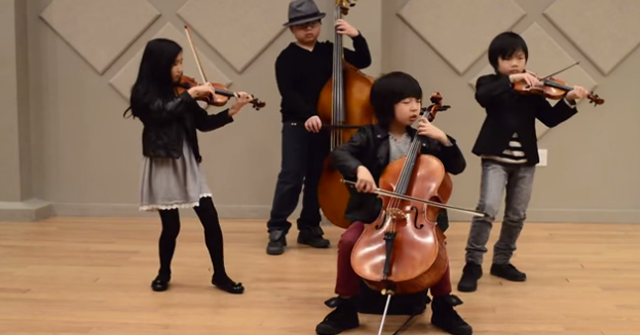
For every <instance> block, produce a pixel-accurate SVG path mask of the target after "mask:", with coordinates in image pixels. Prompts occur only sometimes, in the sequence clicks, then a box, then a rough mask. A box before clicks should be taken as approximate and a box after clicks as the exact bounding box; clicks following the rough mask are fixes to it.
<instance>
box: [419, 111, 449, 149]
mask: <svg viewBox="0 0 640 335" xmlns="http://www.w3.org/2000/svg"><path fill="white" fill-rule="evenodd" d="M418 135H422V136H427V137H430V138H432V139H434V140H436V141H438V142H440V143H443V144H448V143H449V138H448V137H447V134H445V133H444V131H442V130H441V129H440V128H438V127H436V126H434V125H433V124H432V123H431V122H429V120H427V118H426V117H421V118H420V121H419V123H418Z"/></svg>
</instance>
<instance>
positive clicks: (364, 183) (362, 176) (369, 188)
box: [356, 165, 378, 193]
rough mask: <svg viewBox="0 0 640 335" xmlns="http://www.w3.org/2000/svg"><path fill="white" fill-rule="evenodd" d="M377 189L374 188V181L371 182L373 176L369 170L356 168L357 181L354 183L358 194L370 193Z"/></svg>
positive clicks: (362, 167) (361, 167)
mask: <svg viewBox="0 0 640 335" xmlns="http://www.w3.org/2000/svg"><path fill="white" fill-rule="evenodd" d="M377 188H378V187H377V186H376V182H375V180H373V176H372V175H371V172H369V170H368V169H367V168H366V167H364V166H362V165H360V166H358V181H357V182H356V190H358V192H364V193H372V192H373V191H375V190H376V189H377Z"/></svg>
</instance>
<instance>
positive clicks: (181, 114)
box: [134, 92, 233, 163]
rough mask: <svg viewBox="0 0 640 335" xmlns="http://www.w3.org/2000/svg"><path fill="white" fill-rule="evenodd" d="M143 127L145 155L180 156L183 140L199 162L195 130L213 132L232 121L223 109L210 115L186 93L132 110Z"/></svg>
mask: <svg viewBox="0 0 640 335" xmlns="http://www.w3.org/2000/svg"><path fill="white" fill-rule="evenodd" d="M134 115H135V116H136V117H138V118H140V121H142V124H143V125H144V129H143V130H142V153H143V155H145V156H147V157H158V158H175V159H177V158H180V157H182V145H183V141H185V140H186V141H187V142H188V143H189V144H190V147H191V149H192V150H193V154H194V156H195V158H196V161H197V162H198V163H200V162H201V161H202V157H201V156H200V148H199V146H198V136H197V134H196V130H200V131H203V132H206V131H212V130H215V129H218V128H220V127H222V126H225V125H226V124H228V123H231V122H233V118H232V117H231V116H230V115H229V110H228V109H226V110H224V111H222V112H220V113H218V114H214V115H209V114H208V113H207V111H206V110H204V109H202V108H201V107H200V106H199V105H198V103H197V102H196V100H195V99H193V98H192V97H191V96H190V95H189V93H187V92H184V93H182V94H181V95H179V96H177V97H175V98H172V99H170V100H161V99H157V100H155V101H151V102H149V103H147V104H145V105H144V106H138V107H137V108H136V109H135V114H134Z"/></svg>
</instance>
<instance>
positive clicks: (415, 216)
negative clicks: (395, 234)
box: [409, 206, 424, 229]
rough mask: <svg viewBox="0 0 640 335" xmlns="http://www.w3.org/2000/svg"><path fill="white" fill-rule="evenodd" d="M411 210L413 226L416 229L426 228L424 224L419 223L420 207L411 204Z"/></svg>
mask: <svg viewBox="0 0 640 335" xmlns="http://www.w3.org/2000/svg"><path fill="white" fill-rule="evenodd" d="M409 210H410V211H412V212H413V226H414V227H416V229H422V228H424V224H422V223H421V224H418V207H416V206H411V208H409Z"/></svg>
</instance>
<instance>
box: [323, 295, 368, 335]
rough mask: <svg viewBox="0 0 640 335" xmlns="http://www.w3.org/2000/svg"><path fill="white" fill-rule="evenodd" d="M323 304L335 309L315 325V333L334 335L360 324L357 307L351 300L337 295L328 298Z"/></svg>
mask: <svg viewBox="0 0 640 335" xmlns="http://www.w3.org/2000/svg"><path fill="white" fill-rule="evenodd" d="M324 304H325V305H327V306H328V307H330V308H335V309H334V310H333V311H332V312H331V313H329V314H328V315H327V316H326V317H325V318H324V320H322V322H320V323H319V324H318V325H317V326H316V334H318V335H336V334H339V333H341V332H343V331H345V330H349V329H353V328H357V327H358V326H360V321H359V320H358V309H357V308H356V305H355V304H354V303H353V301H352V300H350V299H343V298H340V297H338V298H332V299H329V300H327V301H325V302H324Z"/></svg>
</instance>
